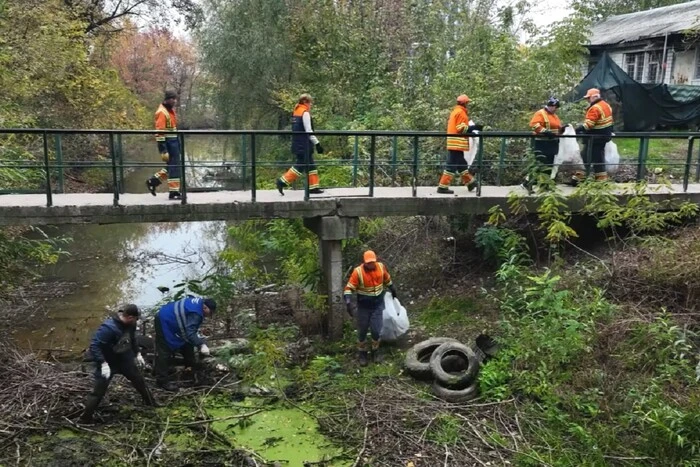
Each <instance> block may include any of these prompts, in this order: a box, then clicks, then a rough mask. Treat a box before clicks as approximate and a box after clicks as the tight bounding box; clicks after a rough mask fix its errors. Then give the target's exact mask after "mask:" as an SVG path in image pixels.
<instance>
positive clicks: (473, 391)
mask: <svg viewBox="0 0 700 467" xmlns="http://www.w3.org/2000/svg"><path fill="white" fill-rule="evenodd" d="M497 351H498V345H497V344H496V342H495V341H494V340H493V339H492V338H491V337H489V336H487V335H486V334H481V335H479V336H478V337H477V338H476V340H475V343H474V345H473V346H472V347H469V346H467V345H464V344H462V343H461V342H459V341H458V340H456V339H451V338H449V337H433V338H431V339H427V340H425V341H423V342H420V343H418V344H416V345H414V346H413V347H411V349H410V350H409V351H408V353H407V354H406V362H405V366H406V371H407V372H408V373H409V374H410V375H411V376H413V377H414V378H417V379H420V380H427V381H432V382H433V386H432V389H433V393H434V394H435V395H436V396H437V397H439V398H440V399H442V400H445V401H447V402H466V401H468V400H471V399H474V398H475V397H476V396H477V395H478V392H479V383H478V381H477V379H476V378H477V375H478V373H479V368H480V367H481V365H482V364H483V363H484V362H486V361H487V360H488V359H490V358H492V357H493V356H494V355H495V354H496V352H497Z"/></svg>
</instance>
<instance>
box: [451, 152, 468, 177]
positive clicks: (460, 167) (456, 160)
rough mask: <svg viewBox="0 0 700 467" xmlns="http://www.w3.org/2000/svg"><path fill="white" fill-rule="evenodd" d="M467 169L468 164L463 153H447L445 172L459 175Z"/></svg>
mask: <svg viewBox="0 0 700 467" xmlns="http://www.w3.org/2000/svg"><path fill="white" fill-rule="evenodd" d="M467 169H469V164H467V160H466V159H465V158H464V151H453V150H451V149H450V150H449V151H447V165H446V166H445V170H446V171H447V172H451V173H452V175H459V174H461V173H462V172H464V171H465V170H467Z"/></svg>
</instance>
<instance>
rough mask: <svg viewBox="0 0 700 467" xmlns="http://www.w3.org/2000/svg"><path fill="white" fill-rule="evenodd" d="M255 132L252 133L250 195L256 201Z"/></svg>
mask: <svg viewBox="0 0 700 467" xmlns="http://www.w3.org/2000/svg"><path fill="white" fill-rule="evenodd" d="M255 175H256V170H255V133H251V134H250V196H251V200H252V201H253V202H255V197H256V196H257V193H256V186H255V178H256V177H255Z"/></svg>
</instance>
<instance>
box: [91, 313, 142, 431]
mask: <svg viewBox="0 0 700 467" xmlns="http://www.w3.org/2000/svg"><path fill="white" fill-rule="evenodd" d="M138 319H139V309H138V307H137V306H136V305H127V306H125V307H124V309H123V310H119V312H118V313H117V314H116V315H115V316H112V317H110V318H108V319H107V320H105V322H104V323H102V324H101V325H100V327H99V328H98V329H97V332H95V335H94V337H93V338H92V341H91V342H90V354H91V356H92V359H93V361H94V362H95V363H96V364H97V368H96V369H95V387H94V388H93V390H92V392H91V393H90V395H89V396H88V398H87V400H86V402H85V410H83V414H82V415H81V417H80V422H81V423H85V424H91V423H93V422H94V419H93V415H94V413H95V410H96V409H97V406H98V405H100V401H102V398H103V397H104V395H105V394H106V393H107V388H108V387H109V383H110V381H112V377H113V376H114V375H115V374H117V373H120V374H122V375H124V377H125V378H126V379H128V380H129V381H130V382H131V384H132V385H133V386H134V389H136V390H137V391H138V392H139V394H141V397H143V403H144V404H145V405H150V406H154V405H156V403H155V400H154V399H153V395H151V393H150V391H149V390H148V388H147V387H146V381H145V380H144V379H143V376H142V375H141V373H140V372H139V370H138V368H137V365H138V366H140V367H143V366H144V365H145V361H144V359H143V357H142V356H141V353H140V352H139V349H138V346H137V345H136V322H137V321H138Z"/></svg>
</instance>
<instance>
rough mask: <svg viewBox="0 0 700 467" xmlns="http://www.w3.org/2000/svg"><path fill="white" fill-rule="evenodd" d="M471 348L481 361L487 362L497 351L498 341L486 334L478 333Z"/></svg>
mask: <svg viewBox="0 0 700 467" xmlns="http://www.w3.org/2000/svg"><path fill="white" fill-rule="evenodd" d="M473 349H474V352H476V353H477V355H478V356H479V357H480V361H481V362H487V361H488V360H490V359H492V358H493V357H495V356H496V354H497V353H498V343H497V342H496V341H495V340H494V339H493V338H492V337H491V336H489V335H488V334H479V335H478V336H477V337H476V340H475V341H474V347H473Z"/></svg>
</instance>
